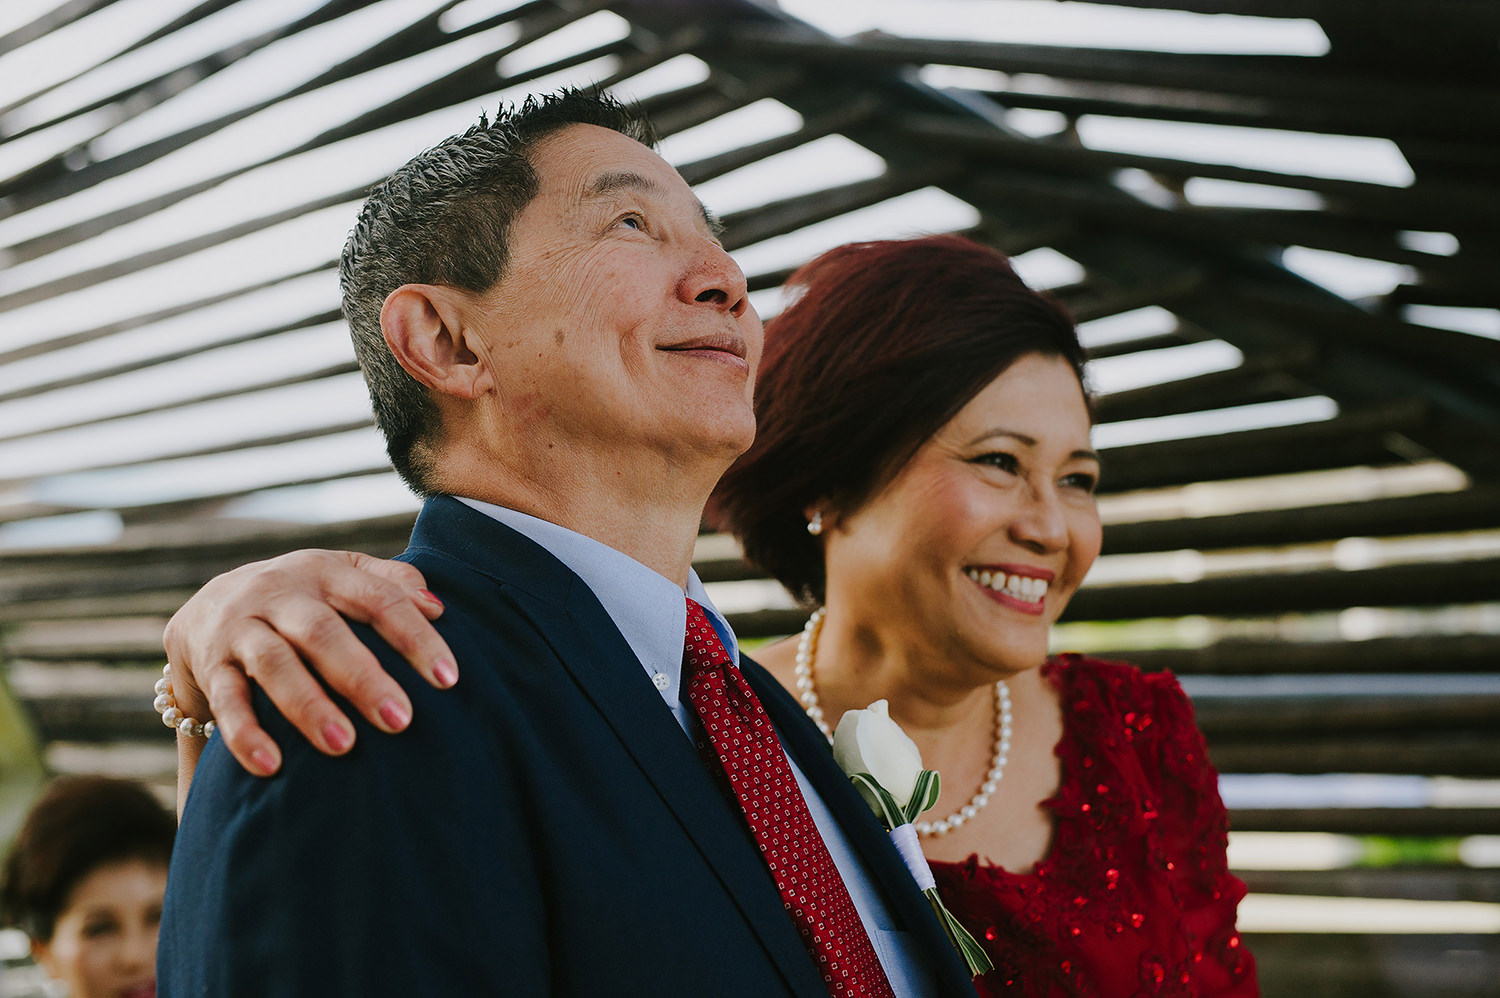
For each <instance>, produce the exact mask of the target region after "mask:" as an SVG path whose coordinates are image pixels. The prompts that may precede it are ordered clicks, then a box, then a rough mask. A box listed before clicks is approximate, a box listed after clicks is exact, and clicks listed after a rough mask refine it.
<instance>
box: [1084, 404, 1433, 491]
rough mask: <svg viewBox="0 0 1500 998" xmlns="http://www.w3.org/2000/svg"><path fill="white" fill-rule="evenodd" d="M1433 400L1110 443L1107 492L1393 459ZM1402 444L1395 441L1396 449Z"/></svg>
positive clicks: (1106, 456) (1103, 487) (1405, 456)
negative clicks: (1210, 432) (1230, 429)
mask: <svg viewBox="0 0 1500 998" xmlns="http://www.w3.org/2000/svg"><path fill="white" fill-rule="evenodd" d="M1425 418H1426V407H1425V406H1424V405H1422V404H1421V403H1419V402H1414V401H1406V402H1402V401H1399V400H1398V401H1393V402H1392V403H1391V404H1390V405H1388V406H1386V407H1383V408H1378V409H1374V408H1372V409H1368V410H1364V411H1356V412H1345V413H1343V414H1341V415H1339V416H1336V417H1334V418H1333V419H1329V420H1324V421H1322V422H1316V423H1302V424H1299V425H1296V426H1279V427H1273V428H1270V429H1263V430H1244V431H1241V432H1237V433H1224V434H1217V435H1214V436H1206V437H1192V438H1189V439H1185V440H1166V441H1161V442H1159V443H1146V444H1132V445H1130V446H1125V447H1112V448H1109V449H1107V450H1105V451H1104V452H1103V453H1104V461H1105V473H1104V476H1103V478H1102V479H1101V481H1100V488H1101V490H1102V491H1104V492H1129V491H1132V490H1134V489H1145V488H1160V487H1163V486H1167V485H1186V484H1188V483H1190V482H1203V481H1218V480H1221V479H1233V478H1253V477H1256V476H1259V475H1278V474H1287V473H1290V472H1294V471H1314V470H1318V469H1324V468H1344V467H1352V466H1356V465H1366V464H1374V465H1383V464H1392V463H1396V462H1398V461H1402V460H1405V459H1408V458H1410V457H1412V456H1413V455H1412V454H1411V453H1410V452H1407V453H1402V450H1403V449H1404V448H1403V445H1402V443H1401V442H1400V438H1401V435H1402V434H1404V433H1406V432H1408V431H1410V430H1412V429H1415V428H1419V427H1420V426H1421V425H1422V421H1423V420H1424V419H1425ZM1393 448H1395V449H1393Z"/></svg>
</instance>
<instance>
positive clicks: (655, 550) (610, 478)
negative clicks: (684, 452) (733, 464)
mask: <svg viewBox="0 0 1500 998" xmlns="http://www.w3.org/2000/svg"><path fill="white" fill-rule="evenodd" d="M653 463H659V464H660V465H661V467H659V468H656V469H655V470H653V469H652V468H651V467H650V466H651V465H652V464H653ZM668 464H669V463H668V462H667V461H665V460H661V461H659V462H652V461H650V460H649V459H648V460H646V461H644V462H642V461H637V462H633V463H631V464H630V465H629V466H628V467H626V466H625V462H620V461H618V460H615V461H608V462H577V461H575V462H568V463H562V462H559V463H558V464H556V465H552V466H550V467H548V468H547V469H546V470H545V472H536V471H535V469H534V468H533V469H532V473H531V474H525V475H523V474H517V473H515V472H514V471H513V470H512V469H511V468H510V467H508V466H507V465H503V464H497V463H496V462H494V461H493V460H492V459H489V458H488V457H486V458H485V459H482V460H481V459H479V458H477V456H474V455H463V454H449V455H446V456H445V457H444V459H443V465H444V467H445V471H446V472H447V473H446V474H445V475H444V479H443V481H442V483H441V488H442V491H444V492H448V493H451V494H453V495H459V496H464V497H465V498H469V499H478V500H481V501H482V502H488V503H494V504H495V505H497V506H504V507H506V508H508V509H514V510H518V511H520V512H522V513H526V514H529V515H531V516H535V517H537V518H539V519H542V520H546V521H548V522H549V523H555V524H557V525H558V526H560V527H566V528H567V529H569V530H573V531H576V532H577V533H580V534H583V535H584V536H585V537H590V538H592V539H594V540H596V541H598V542H599V543H601V544H606V545H608V546H609V547H612V548H614V549H615V550H616V551H619V552H621V553H623V554H626V555H628V556H630V557H631V558H634V559H635V560H636V561H638V562H640V563H641V564H643V565H645V566H646V567H647V568H650V569H651V570H652V571H654V572H657V573H659V574H661V575H663V576H665V577H666V578H668V579H671V580H672V581H673V582H675V583H676V584H677V585H679V586H686V585H687V578H688V570H689V569H690V568H691V567H692V560H693V545H694V542H695V541H696V539H697V536H698V528H699V524H700V523H701V521H702V518H703V506H704V504H705V503H706V502H707V501H708V495H709V493H710V492H711V491H712V490H713V486H714V484H715V482H716V481H717V479H718V474H719V473H720V472H722V470H723V469H719V468H705V469H702V470H700V471H698V472H697V473H692V472H690V471H686V470H684V469H680V468H672V467H669V466H668Z"/></svg>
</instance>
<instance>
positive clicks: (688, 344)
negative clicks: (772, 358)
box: [657, 333, 749, 360]
mask: <svg viewBox="0 0 1500 998" xmlns="http://www.w3.org/2000/svg"><path fill="white" fill-rule="evenodd" d="M657 349H658V350H663V351H666V352H667V353H700V352H706V353H722V354H728V355H730V356H731V357H736V358H738V359H740V360H744V359H745V357H746V355H747V354H748V353H749V348H748V347H747V346H746V344H745V338H744V337H743V336H740V335H738V334H736V333H715V334H712V335H710V336H700V337H698V338H696V339H691V340H685V341H684V342H682V343H673V344H671V345H670V346H661V347H657Z"/></svg>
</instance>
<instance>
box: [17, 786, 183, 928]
mask: <svg viewBox="0 0 1500 998" xmlns="http://www.w3.org/2000/svg"><path fill="white" fill-rule="evenodd" d="M176 833H177V819H176V818H174V817H173V816H172V813H171V812H170V811H168V810H167V809H166V808H165V807H163V806H162V805H161V802H160V801H158V800H157V799H156V797H155V796H153V795H152V793H151V791H149V790H147V789H146V788H145V787H143V786H141V785H140V784H139V783H134V782H132V781H130V780H116V779H111V778H109V777H104V776H64V777H61V778H60V779H58V780H56V781H54V782H53V783H52V785H51V786H50V787H48V788H47V791H46V793H44V794H42V796H41V798H40V799H39V800H38V801H37V802H36V804H35V805H33V807H32V809H31V811H30V813H29V814H28V815H27V816H26V821H25V822H24V823H23V824H22V825H21V831H20V832H19V833H18V834H17V836H16V844H15V847H14V848H13V850H12V851H11V854H10V856H9V857H8V858H7V859H6V861H5V879H4V885H3V887H0V919H3V921H0V924H15V925H19V926H20V927H21V928H22V929H25V930H26V933H27V935H29V936H31V938H32V939H35V940H38V941H39V942H49V941H51V939H52V931H53V929H54V928H56V926H57V918H58V916H59V915H61V914H62V913H63V910H64V908H65V907H66V906H67V903H68V898H69V895H71V894H72V892H73V888H74V887H76V886H77V885H78V882H79V881H81V880H83V878H85V877H87V876H88V875H89V874H91V873H93V872H94V871H95V870H97V869H99V868H100V867H104V866H109V865H112V864H114V863H122V862H125V861H128V860H132V859H139V860H142V861H144V862H147V863H151V864H154V865H159V866H161V867H162V868H163V869H165V868H166V866H167V863H168V861H169V860H170V859H171V858H172V839H173V836H175V835H176Z"/></svg>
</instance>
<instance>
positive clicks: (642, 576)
mask: <svg viewBox="0 0 1500 998" xmlns="http://www.w3.org/2000/svg"><path fill="white" fill-rule="evenodd" d="M455 498H457V499H458V500H459V501H460V502H463V503H465V504H466V505H468V506H470V507H472V508H473V509H475V510H478V511H479V512H481V513H483V514H485V515H486V516H489V517H492V518H494V519H496V520H499V521H500V522H501V523H503V524H505V525H506V526H507V527H510V528H511V529H512V530H515V531H516V532H518V533H520V534H523V535H525V536H526V537H528V538H530V539H531V540H533V541H535V542H536V543H537V544H540V545H541V546H542V547H544V548H546V549H547V551H548V552H549V553H551V554H552V556H553V557H555V558H556V559H557V560H558V561H560V562H562V563H563V564H564V565H566V566H568V568H570V569H572V570H573V572H574V573H575V574H576V575H577V576H578V577H579V578H580V579H582V580H583V581H584V584H585V585H587V586H588V587H589V588H590V589H591V590H593V592H594V595H595V596H596V597H597V598H598V600H599V602H600V604H601V605H602V606H603V607H604V612H605V613H607V614H609V617H610V619H611V620H612V621H614V623H615V626H616V627H618V628H619V629H620V634H621V635H622V636H623V637H624V638H625V643H626V644H628V645H629V646H630V650H631V651H633V652H635V654H636V657H637V658H639V659H640V660H641V664H642V665H643V666H644V667H645V669H646V675H647V676H648V677H650V679H651V681H652V683H653V684H654V685H655V686H656V688H657V689H658V690H659V691H660V692H661V698H662V701H663V703H664V704H665V706H666V707H667V709H668V710H670V711H671V712H672V716H673V717H675V718H676V719H677V724H678V726H679V727H680V728H682V730H683V732H684V733H685V734H686V735H687V736H688V737H689V738H691V737H692V731H693V720H694V718H693V716H692V714H691V708H690V707H688V705H686V704H684V703H683V702H682V698H681V682H682V647H683V640H684V637H685V635H686V634H687V603H686V602H685V601H684V599H683V596H684V591H683V588H682V587H681V586H679V585H677V583H675V582H673V581H672V580H671V579H668V578H667V577H666V576H664V575H662V574H660V573H659V572H656V571H653V570H652V569H650V568H647V567H646V566H645V565H643V564H641V563H640V562H638V561H636V560H635V559H634V558H632V557H630V556H629V555H627V554H624V553H623V552H620V551H616V550H615V549H614V548H612V547H610V546H608V545H607V544H602V543H600V542H599V541H596V540H594V539H593V538H591V537H585V536H584V535H583V534H580V533H578V532H576V531H573V530H569V529H568V528H566V527H560V526H558V525H557V524H555V523H550V522H548V521H547V520H542V519H539V518H537V517H535V516H530V515H528V514H526V513H520V512H517V511H516V510H513V509H507V508H506V507H504V506H496V505H493V504H491V503H487V502H481V501H480V500H478V499H465V498H464V497H463V496H456V497H455ZM686 595H687V596H688V597H690V598H692V599H693V600H694V601H695V602H697V603H699V604H701V605H702V607H703V609H704V610H705V611H707V613H708V619H709V622H710V623H712V624H713V626H714V630H716V631H718V633H719V637H720V638H721V639H722V640H723V642H724V647H725V648H726V649H728V651H729V655H730V657H731V658H732V659H733V660H734V661H736V662H738V661H739V655H740V646H739V642H738V641H737V640H736V639H735V636H734V631H733V630H731V629H730V627H729V624H728V622H727V621H725V619H724V616H723V614H721V613H719V611H718V609H717V608H715V606H714V604H713V601H712V600H711V599H709V597H708V592H707V591H706V590H705V589H704V588H703V583H702V581H701V580H700V579H699V578H698V573H697V572H696V571H693V570H691V569H689V571H688V584H687V590H686ZM787 762H789V763H790V764H791V767H792V773H793V775H795V776H796V778H797V785H798V786H799V787H800V788H801V789H802V797H803V799H804V800H805V801H806V802H807V809H808V811H809V812H811V813H812V818H813V822H814V823H815V824H816V825H817V826H818V833H819V834H820V835H822V836H823V842H824V844H825V845H827V847H828V852H829V855H831V856H832V857H833V862H834V865H836V866H837V867H838V869H839V874H840V875H841V876H842V877H843V878H844V884H845V886H846V887H847V888H848V889H849V896H850V898H851V899H853V901H854V907H855V908H856V909H858V911H859V917H860V920H861V921H862V922H864V926H865V932H866V933H867V934H868V935H869V937H870V941H871V942H872V943H874V945H875V951H876V953H877V954H878V955H879V957H880V963H881V966H883V967H884V968H885V972H886V977H888V978H889V979H890V982H891V988H892V989H893V990H894V991H895V993H896V994H897V995H898V996H900V998H922V996H927V995H934V994H936V993H937V986H936V983H935V980H934V978H933V976H932V972H931V969H930V968H929V967H928V965H927V962H926V961H925V960H924V959H923V958H922V956H921V954H920V953H919V952H918V950H917V947H916V945H915V942H914V940H913V939H912V937H911V934H910V933H908V932H901V931H897V930H896V928H895V923H894V921H893V920H892V918H891V914H890V911H889V910H888V909H887V908H886V905H885V901H884V899H883V898H882V897H881V896H880V891H879V889H878V888H877V887H876V886H875V881H874V879H873V878H872V877H871V876H870V872H869V870H868V869H867V868H866V867H865V864H864V861H863V860H861V859H860V857H859V854H858V853H856V852H855V851H854V849H853V847H852V846H851V845H850V844H849V840H848V839H847V838H846V837H845V835H844V830H843V829H842V828H840V827H839V824H838V822H837V821H835V820H834V817H833V815H832V813H830V812H829V810H828V808H827V806H826V805H825V804H824V803H823V799H822V798H821V797H819V796H818V792H817V791H816V790H814V789H813V787H812V784H810V783H808V782H807V777H806V776H804V775H803V773H802V770H801V769H799V768H798V767H797V762H796V760H794V759H793V758H792V757H791V756H790V755H788V756H787Z"/></svg>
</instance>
